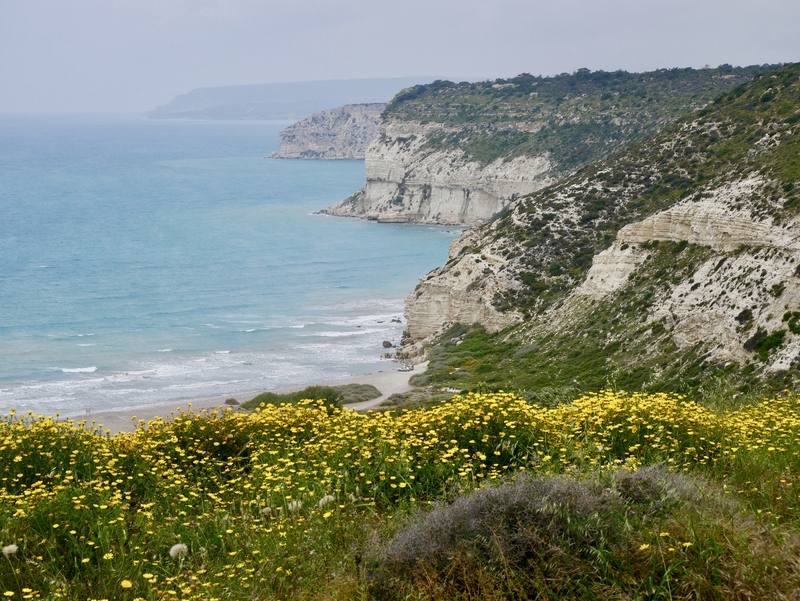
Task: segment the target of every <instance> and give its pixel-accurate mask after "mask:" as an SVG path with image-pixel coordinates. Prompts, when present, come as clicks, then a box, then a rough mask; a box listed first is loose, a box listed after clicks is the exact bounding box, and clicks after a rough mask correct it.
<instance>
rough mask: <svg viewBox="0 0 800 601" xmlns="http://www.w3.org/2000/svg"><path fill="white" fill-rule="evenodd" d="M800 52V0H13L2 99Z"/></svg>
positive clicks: (6, 3)
mask: <svg viewBox="0 0 800 601" xmlns="http://www.w3.org/2000/svg"><path fill="white" fill-rule="evenodd" d="M795 61H800V0H759V1H745V0H663V1H656V0H391V1H385V0H279V1H276V0H0V112H43V111H46V112H73V111H81V112H135V113H139V112H142V111H144V110H147V109H150V108H153V107H155V106H156V105H159V104H165V103H166V102H168V101H169V100H170V99H171V98H172V97H173V96H175V95H177V94H181V93H184V92H187V91H189V90H191V89H193V88H198V87H208V86H223V85H232V84H248V83H269V82H282V81H309V80H318V79H350V78H364V77H398V76H406V75H444V76H448V77H451V78H455V79H460V78H464V79H477V78H482V79H485V78H495V77H509V76H513V75H516V74H518V73H521V72H528V73H533V74H535V75H538V74H542V75H552V74H555V73H562V72H572V71H575V70H576V69H579V68H581V67H588V68H590V69H593V70H595V69H605V70H614V69H620V68H621V69H627V70H629V71H643V70H649V69H656V68H661V67H684V66H691V67H702V66H704V65H706V64H709V65H713V66H716V65H718V64H721V63H730V64H733V65H748V64H754V63H759V64H760V63H774V62H795Z"/></svg>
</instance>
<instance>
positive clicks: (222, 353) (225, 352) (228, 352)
mask: <svg viewBox="0 0 800 601" xmlns="http://www.w3.org/2000/svg"><path fill="white" fill-rule="evenodd" d="M214 354H215V355H229V354H230V351H214Z"/></svg>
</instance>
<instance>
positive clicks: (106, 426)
mask: <svg viewBox="0 0 800 601" xmlns="http://www.w3.org/2000/svg"><path fill="white" fill-rule="evenodd" d="M427 367H428V363H427V361H426V362H425V363H419V364H417V365H414V371H411V372H401V371H397V370H396V369H391V370H383V371H376V372H372V373H368V374H362V375H360V376H350V377H348V378H340V379H338V380H327V381H323V382H312V383H309V384H302V385H299V386H284V387H281V388H273V389H269V390H257V391H251V392H244V393H238V394H235V395H234V394H228V395H221V396H215V397H205V398H197V399H188V400H185V401H180V402H178V403H174V402H173V403H157V404H153V405H141V406H139V407H129V408H126V409H114V410H110V411H98V412H97V413H92V414H89V415H86V416H81V415H79V416H70V417H67V418H66V419H71V420H73V421H75V422H79V421H84V420H86V421H87V422H88V423H94V424H95V425H97V426H98V427H100V428H101V430H102V431H103V432H105V431H108V432H109V433H110V434H118V433H120V432H133V431H134V430H135V429H136V426H137V424H139V423H140V422H141V421H142V420H143V421H144V422H150V421H152V420H154V419H156V418H157V417H160V418H162V419H165V420H168V419H170V417H171V416H174V415H176V414H178V413H188V412H190V411H192V412H194V413H195V414H197V413H200V412H201V411H204V410H205V411H208V412H216V411H219V410H220V409H222V410H225V409H228V408H233V409H234V410H235V408H236V407H237V406H236V405H226V404H225V400H226V399H229V398H235V399H236V400H237V401H238V402H239V403H240V404H241V403H245V402H247V401H249V400H250V399H252V398H254V397H256V396H258V395H259V394H261V393H262V392H274V393H277V394H286V393H291V392H298V391H300V390H303V389H305V388H308V387H309V386H342V385H344V384H372V385H373V386H375V388H377V389H378V390H380V392H381V396H379V397H378V398H375V399H372V400H370V401H363V402H360V403H352V404H350V405H345V407H347V408H349V409H352V410H354V411H367V410H369V409H372V408H374V407H377V406H378V405H380V404H381V403H383V402H384V401H385V400H386V399H387V398H389V397H390V396H391V395H393V394H397V393H402V392H407V391H408V390H411V389H412V388H413V387H412V386H411V384H409V383H408V381H409V379H410V378H411V376H413V375H414V374H418V373H421V372H423V371H425V369H426V368H427ZM62 419H65V418H62Z"/></svg>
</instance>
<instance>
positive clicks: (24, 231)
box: [0, 115, 460, 416]
mask: <svg viewBox="0 0 800 601" xmlns="http://www.w3.org/2000/svg"><path fill="white" fill-rule="evenodd" d="M287 125H288V123H282V122H269V121H261V122H245V121H236V122H223V121H179V120H147V119H144V118H141V117H138V116H117V115H114V116H108V115H102V116H101V115H80V116H75V115H45V116H41V115H24V116H20V115H2V116H0V413H3V414H5V413H8V412H9V411H11V409H12V408H13V409H16V410H18V411H27V410H31V411H34V412H35V413H37V414H44V415H54V414H56V413H60V414H61V415H62V416H70V415H75V416H77V415H84V414H85V413H86V412H87V411H102V410H110V409H127V408H131V409H133V408H136V407H139V406H142V405H148V404H155V403H167V402H172V401H178V402H180V401H184V400H187V399H196V398H205V397H213V396H220V395H230V396H234V397H235V396H236V394H237V393H243V392H245V391H257V390H269V389H272V388H276V387H282V386H290V385H302V384H308V383H312V382H319V381H325V380H331V379H336V378H343V377H347V376H354V375H360V374H364V373H369V372H374V371H380V370H387V369H396V368H397V364H396V363H393V362H391V361H390V360H387V359H381V355H382V354H383V353H384V352H385V351H386V349H384V348H383V341H389V342H392V343H393V344H397V343H399V342H400V337H401V334H402V332H403V330H404V328H405V327H406V326H405V320H404V319H403V300H404V298H405V297H406V296H407V295H408V294H409V292H411V291H412V290H413V289H414V287H415V285H416V284H417V281H418V279H419V278H420V277H421V276H423V275H424V274H426V273H427V272H428V271H430V270H431V269H434V268H435V267H437V266H439V265H441V264H442V263H443V262H444V261H445V260H446V257H447V249H448V246H449V244H450V242H451V241H452V240H453V239H454V238H455V237H456V236H457V235H458V234H459V233H460V230H459V229H457V228H446V227H434V226H426V225H402V224H379V223H376V222H369V221H362V220H358V219H348V218H336V217H330V216H326V215H319V214H315V212H316V211H319V210H320V209H323V208H325V207H328V206H330V205H331V204H334V203H336V202H338V201H339V200H341V199H343V198H346V197H347V196H349V195H350V194H352V193H353V192H355V191H356V190H357V189H358V188H360V187H361V186H362V185H363V184H364V180H365V173H364V162H363V161H300V160H276V159H270V158H268V157H269V155H270V153H271V152H272V151H275V150H278V146H279V144H278V132H279V131H280V130H281V129H283V128H284V127H286V126H287Z"/></svg>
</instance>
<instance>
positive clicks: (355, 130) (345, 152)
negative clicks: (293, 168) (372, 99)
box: [273, 104, 386, 159]
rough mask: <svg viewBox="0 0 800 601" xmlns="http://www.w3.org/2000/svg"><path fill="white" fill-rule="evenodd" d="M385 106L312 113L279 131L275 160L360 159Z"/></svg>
mask: <svg viewBox="0 0 800 601" xmlns="http://www.w3.org/2000/svg"><path fill="white" fill-rule="evenodd" d="M385 108H386V105H385V104H349V105H346V106H340V107H338V108H335V109H330V110H327V111H322V112H320V113H315V114H313V115H311V116H310V117H308V118H306V119H303V120H302V121H298V122H297V123H294V124H293V125H290V126H289V127H287V128H286V129H284V130H283V131H281V132H280V134H279V135H280V143H281V148H280V152H277V153H274V154H273V158H277V159H363V158H364V157H365V155H366V152H367V148H368V147H369V145H370V144H371V143H372V141H373V140H374V139H375V137H376V136H377V135H378V120H379V118H380V115H381V112H382V111H383V110H384V109H385Z"/></svg>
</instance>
